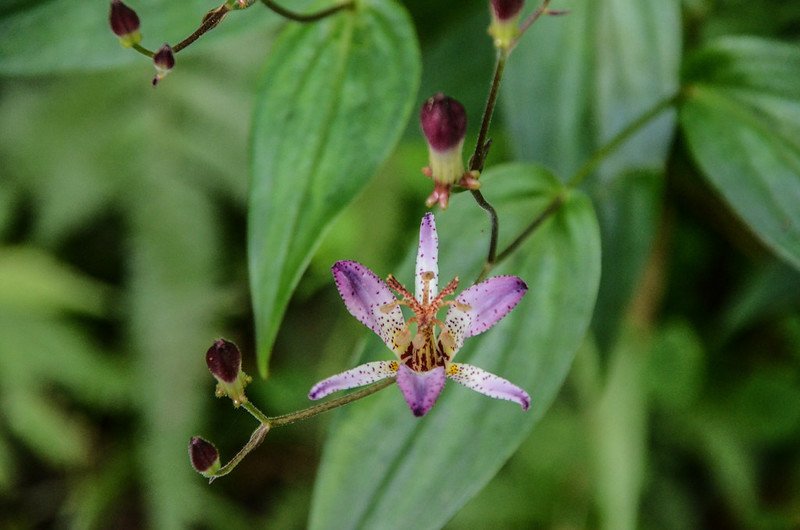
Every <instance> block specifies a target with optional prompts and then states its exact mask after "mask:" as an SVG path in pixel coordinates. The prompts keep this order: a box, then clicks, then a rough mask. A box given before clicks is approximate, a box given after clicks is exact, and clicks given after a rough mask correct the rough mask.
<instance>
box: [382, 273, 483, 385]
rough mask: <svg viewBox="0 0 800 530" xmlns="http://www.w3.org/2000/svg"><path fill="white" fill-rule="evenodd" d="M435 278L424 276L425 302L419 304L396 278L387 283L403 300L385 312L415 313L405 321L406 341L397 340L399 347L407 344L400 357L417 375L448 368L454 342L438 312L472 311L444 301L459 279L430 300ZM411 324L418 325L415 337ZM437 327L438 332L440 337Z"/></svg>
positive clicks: (394, 303) (430, 274)
mask: <svg viewBox="0 0 800 530" xmlns="http://www.w3.org/2000/svg"><path fill="white" fill-rule="evenodd" d="M434 278H435V274H434V273H433V272H430V271H427V272H423V273H422V280H423V288H422V297H421V298H422V300H417V298H416V297H415V296H414V295H413V294H412V293H411V291H409V290H408V289H406V287H405V286H404V285H403V284H402V283H400V282H399V281H397V279H396V278H395V277H394V276H392V275H389V277H388V278H387V279H386V283H387V284H388V285H389V287H390V288H391V289H392V290H393V291H395V292H396V293H397V294H398V295H399V297H400V298H399V299H398V300H396V301H394V302H391V303H389V304H386V305H385V306H383V308H382V310H383V311H387V312H388V311H391V310H392V309H393V308H394V307H395V306H396V305H404V306H406V307H408V308H409V309H411V311H413V313H414V316H412V317H411V318H409V319H408V320H407V321H406V327H405V329H404V330H403V331H402V332H401V333H404V334H405V340H398V343H400V344H402V345H406V344H407V345H406V346H405V350H404V351H403V353H401V354H400V360H401V361H402V362H403V363H405V364H406V365H407V366H408V367H409V368H411V369H412V370H414V371H416V372H427V371H428V370H433V369H434V368H436V367H437V366H445V364H446V363H447V362H448V361H449V360H450V355H449V354H448V353H447V352H452V351H453V347H452V345H453V344H454V340H453V337H452V336H451V334H450V331H448V329H447V326H446V325H445V323H444V322H442V321H441V320H439V318H438V317H437V314H438V313H439V310H440V309H441V308H443V307H445V306H451V305H453V306H456V307H458V308H459V309H461V310H463V311H468V310H469V309H470V307H469V306H468V305H467V304H462V303H461V302H458V301H456V300H445V297H447V296H450V295H452V294H453V293H454V292H455V290H456V288H457V287H458V278H453V279H452V280H451V281H450V283H448V284H447V285H446V286H445V287H444V289H442V290H441V291H440V292H439V294H437V295H436V296H435V297H433V299H431V282H432V281H433V280H434ZM412 323H413V324H416V325H417V332H416V334H415V335H414V336H413V337H412V336H411V330H410V324H412ZM436 327H438V328H439V334H438V336H437V334H436Z"/></svg>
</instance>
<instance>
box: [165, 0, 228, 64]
mask: <svg viewBox="0 0 800 530" xmlns="http://www.w3.org/2000/svg"><path fill="white" fill-rule="evenodd" d="M228 11H230V8H229V7H228V6H227V5H226V4H222V5H221V6H219V7H218V8H216V9H212V10H211V11H209V12H208V13H207V14H206V16H205V17H203V22H202V24H200V27H199V28H197V29H196V30H194V32H193V33H192V34H191V35H189V36H188V37H186V38H185V39H183V40H182V41H180V42H179V43H178V44H176V45H175V46H173V47H172V52H173V53H178V52H179V51H181V50H182V49H184V48H186V47H187V46H189V45H190V44H192V43H193V42H194V41H196V40H197V39H199V38H200V37H202V36H203V34H205V33H206V32H207V31H211V30H212V29H214V28H215V27H216V26H217V24H219V23H220V22H221V21H222V19H223V18H225V15H227V14H228Z"/></svg>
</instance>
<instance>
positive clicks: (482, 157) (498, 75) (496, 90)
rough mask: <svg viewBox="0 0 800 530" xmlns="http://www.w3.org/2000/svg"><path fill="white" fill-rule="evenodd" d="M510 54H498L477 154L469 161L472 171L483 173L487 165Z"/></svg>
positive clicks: (476, 147) (479, 133) (476, 150)
mask: <svg viewBox="0 0 800 530" xmlns="http://www.w3.org/2000/svg"><path fill="white" fill-rule="evenodd" d="M507 59H508V54H507V53H505V52H503V51H499V52H498V54H497V61H496V62H495V65H494V76H492V84H491V86H490V87H489V95H488V96H487V98H486V106H485V107H484V110H483V118H482V119H481V128H480V131H478V139H477V140H476V142H475V152H474V153H473V154H472V157H471V158H470V160H469V169H470V171H479V172H480V171H483V165H484V164H485V163H486V156H487V155H488V154H489V149H488V148H489V143H488V142H487V141H486V138H487V136H488V135H489V125H491V123H492V115H493V114H494V108H495V105H496V104H497V96H498V95H499V94H500V82H501V81H502V79H503V72H504V71H505V68H506V60H507Z"/></svg>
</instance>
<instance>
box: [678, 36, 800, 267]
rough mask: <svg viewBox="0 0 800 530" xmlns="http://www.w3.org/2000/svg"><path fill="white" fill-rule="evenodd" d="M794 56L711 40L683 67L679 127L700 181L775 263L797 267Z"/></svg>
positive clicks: (773, 46)
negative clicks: (712, 189)
mask: <svg viewBox="0 0 800 530" xmlns="http://www.w3.org/2000/svg"><path fill="white" fill-rule="evenodd" d="M798 69H800V50H798V49H797V48H796V47H795V46H790V45H786V44H779V43H774V42H769V41H764V40H759V39H753V38H729V39H723V40H720V41H718V42H717V43H715V44H713V45H711V46H710V47H709V48H707V49H705V50H703V51H702V52H700V53H698V54H697V55H696V56H695V57H694V58H693V59H692V60H691V61H689V62H688V64H687V67H686V70H685V73H686V75H687V77H688V79H687V80H688V81H689V82H690V83H692V84H691V85H690V88H689V89H688V90H687V97H686V100H685V103H684V104H683V106H682V108H681V115H680V120H681V126H682V128H683V131H684V133H685V134H686V138H687V141H688V144H689V148H690V150H691V152H692V155H693V156H694V158H695V160H696V161H697V164H698V165H699V166H700V169H701V170H702V171H703V173H704V174H705V176H706V178H708V180H709V181H710V182H711V184H712V185H713V186H714V187H715V188H716V190H717V191H718V192H719V193H720V195H722V197H723V198H724V199H725V201H726V202H727V203H728V204H729V205H730V206H731V208H733V210H734V212H736V214H737V215H738V216H739V217H740V218H741V219H742V220H743V221H744V222H745V223H746V224H747V225H748V226H749V227H750V228H751V229H752V230H753V231H754V232H755V234H756V235H757V236H758V237H759V238H760V239H761V240H762V241H763V242H764V244H765V245H766V246H767V247H769V248H770V249H771V250H772V251H773V252H774V253H775V254H776V255H777V256H779V257H780V258H782V259H783V260H785V261H786V262H787V263H789V264H790V265H792V266H793V267H795V268H800V78H798V77H797V75H796V72H797V71H798Z"/></svg>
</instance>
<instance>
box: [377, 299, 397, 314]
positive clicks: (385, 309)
mask: <svg viewBox="0 0 800 530" xmlns="http://www.w3.org/2000/svg"><path fill="white" fill-rule="evenodd" d="M398 305H400V304H399V303H398V301H397V300H395V301H394V302H389V303H388V304H383V305H382V306H381V307H380V309H381V313H383V314H385V315H388V314H389V313H390V312H391V311H392V309H394V308H395V307H397V306H398Z"/></svg>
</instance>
